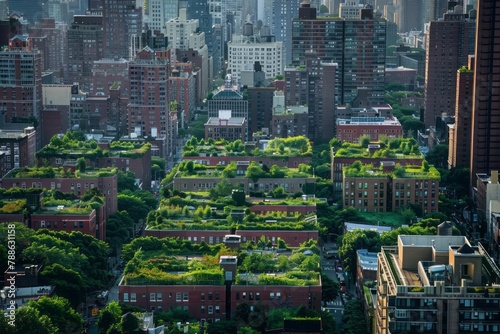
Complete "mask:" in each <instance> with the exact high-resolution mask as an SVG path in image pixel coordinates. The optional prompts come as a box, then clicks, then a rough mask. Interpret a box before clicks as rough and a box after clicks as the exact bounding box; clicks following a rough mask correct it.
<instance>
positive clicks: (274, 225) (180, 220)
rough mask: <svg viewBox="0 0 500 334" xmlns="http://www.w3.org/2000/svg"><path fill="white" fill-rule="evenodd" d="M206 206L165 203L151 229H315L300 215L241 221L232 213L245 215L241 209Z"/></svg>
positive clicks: (251, 217) (150, 217) (253, 215)
mask: <svg viewBox="0 0 500 334" xmlns="http://www.w3.org/2000/svg"><path fill="white" fill-rule="evenodd" d="M213 208H214V210H212V207H211V206H209V205H206V204H203V203H201V204H200V203H198V205H197V207H195V206H192V205H184V206H182V207H181V206H179V205H172V204H165V205H163V206H161V207H160V208H159V209H158V210H156V211H151V212H150V213H149V214H148V217H147V220H146V224H147V226H148V229H165V230H316V229H318V226H317V225H316V222H315V221H314V220H312V221H309V220H308V221H306V219H305V218H306V217H305V216H303V215H301V214H299V213H293V214H292V213H289V214H287V213H284V212H271V213H268V214H257V213H249V214H248V213H247V214H244V215H243V216H244V217H243V218H242V219H240V217H241V216H240V215H237V216H234V215H233V212H235V211H238V213H240V212H245V211H247V210H245V209H244V208H243V210H242V209H241V208H237V207H232V206H225V207H224V209H223V210H217V209H216V207H213Z"/></svg>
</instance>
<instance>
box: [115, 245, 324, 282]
mask: <svg viewBox="0 0 500 334" xmlns="http://www.w3.org/2000/svg"><path fill="white" fill-rule="evenodd" d="M186 246H187V247H186ZM138 247H140V248H138ZM153 248H156V249H153ZM316 248H317V247H316ZM134 251H135V252H134ZM132 252H134V253H133V256H132V257H131V258H130V260H129V261H128V263H127V265H126V267H125V273H124V281H123V284H125V285H146V284H148V285H223V284H224V271H223V270H222V269H221V267H220V264H219V259H220V258H221V256H229V257H232V256H238V257H241V258H242V261H241V263H240V264H239V265H238V267H237V275H236V281H235V284H244V285H292V286H310V285H318V284H319V271H318V270H319V266H318V264H319V259H320V258H319V255H318V254H316V253H313V252H312V253H313V254H311V255H305V254H303V251H302V248H301V249H298V250H296V251H293V252H291V253H290V254H288V255H279V256H278V257H275V254H274V253H273V252H267V253H266V252H262V251H258V252H251V251H249V252H244V253H239V254H237V253H236V251H234V250H230V249H229V248H226V247H225V246H223V245H207V244H205V243H202V244H191V243H190V242H189V241H187V240H179V239H174V238H163V239H157V238H139V239H138V241H136V242H135V243H133V244H131V245H130V246H129V245H127V247H126V248H125V252H124V253H123V255H124V257H125V259H127V258H128V257H129V256H130V255H131V254H132Z"/></svg>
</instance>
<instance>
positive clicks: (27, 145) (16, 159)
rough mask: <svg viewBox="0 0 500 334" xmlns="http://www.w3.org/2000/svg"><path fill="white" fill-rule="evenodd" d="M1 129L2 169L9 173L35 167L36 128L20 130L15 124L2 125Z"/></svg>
mask: <svg viewBox="0 0 500 334" xmlns="http://www.w3.org/2000/svg"><path fill="white" fill-rule="evenodd" d="M0 118H3V116H0ZM13 126H14V127H13ZM0 128H1V131H0V151H1V152H3V153H4V158H3V166H2V169H3V170H4V171H5V172H8V171H10V170H11V169H13V168H19V167H32V166H34V164H35V152H36V145H37V134H36V130H35V128H34V127H31V126H29V127H25V128H22V129H19V128H18V127H15V124H8V125H7V124H4V126H2V125H1V123H0ZM2 176H3V174H2Z"/></svg>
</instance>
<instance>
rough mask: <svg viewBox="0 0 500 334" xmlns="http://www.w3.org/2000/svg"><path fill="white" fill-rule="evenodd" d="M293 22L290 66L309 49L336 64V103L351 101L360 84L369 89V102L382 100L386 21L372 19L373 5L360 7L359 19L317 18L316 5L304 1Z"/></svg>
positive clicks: (356, 93)
mask: <svg viewBox="0 0 500 334" xmlns="http://www.w3.org/2000/svg"><path fill="white" fill-rule="evenodd" d="M292 24H293V32H292V65H293V66H299V65H301V64H302V65H303V64H304V62H305V57H306V52H309V51H311V50H312V51H314V52H315V53H316V57H318V58H319V59H321V60H323V61H330V62H335V63H337V64H338V69H337V70H338V71H339V76H338V78H339V81H338V84H339V89H340V93H339V101H338V102H339V104H347V103H351V102H352V101H353V100H354V99H355V98H356V96H357V95H358V89H359V88H366V89H367V90H368V91H370V100H371V101H370V104H371V105H379V104H382V103H383V102H384V85H385V84H384V80H385V71H384V69H385V47H386V42H385V41H386V37H385V34H386V21H385V20H382V19H378V18H375V19H374V17H373V9H370V8H365V9H362V10H361V17H360V19H333V18H332V19H330V18H316V9H314V8H312V7H311V6H310V5H309V4H307V3H303V4H301V7H300V10H299V18H298V19H294V20H293V22H292ZM309 111H311V110H309Z"/></svg>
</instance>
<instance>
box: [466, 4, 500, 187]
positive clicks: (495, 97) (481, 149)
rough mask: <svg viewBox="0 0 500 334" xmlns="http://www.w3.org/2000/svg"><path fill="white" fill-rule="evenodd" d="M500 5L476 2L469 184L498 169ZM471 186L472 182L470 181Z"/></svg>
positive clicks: (499, 152)
mask: <svg viewBox="0 0 500 334" xmlns="http://www.w3.org/2000/svg"><path fill="white" fill-rule="evenodd" d="M498 22H500V1H496V0H478V1H477V26H476V27H477V31H476V54H475V65H474V96H473V99H474V100H473V104H472V144H471V167H470V171H471V180H474V181H475V180H476V173H490V171H491V170H499V169H500V87H499V86H498V82H499V81H500V61H499V60H498V59H499V56H500V52H499V51H498V45H496V44H497V43H496V42H497V41H498V40H500V26H499V25H498ZM471 182H472V181H471Z"/></svg>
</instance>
